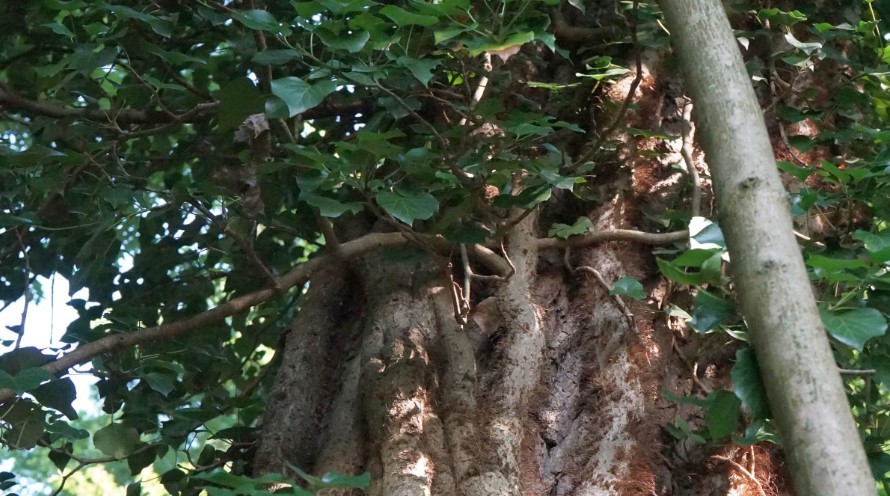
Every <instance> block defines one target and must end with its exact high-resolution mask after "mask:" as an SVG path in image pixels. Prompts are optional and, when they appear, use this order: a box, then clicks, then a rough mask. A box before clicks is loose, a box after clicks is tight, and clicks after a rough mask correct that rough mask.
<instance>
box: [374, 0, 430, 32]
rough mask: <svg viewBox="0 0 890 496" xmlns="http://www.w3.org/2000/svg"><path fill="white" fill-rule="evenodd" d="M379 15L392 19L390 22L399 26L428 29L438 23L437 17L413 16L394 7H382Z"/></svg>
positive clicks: (413, 14)
mask: <svg viewBox="0 0 890 496" xmlns="http://www.w3.org/2000/svg"><path fill="white" fill-rule="evenodd" d="M380 13H381V14H383V15H385V16H386V17H389V18H390V19H392V22H394V23H396V24H397V25H399V26H411V25H418V26H425V27H430V26H432V25H434V24H436V23H438V22H439V18H438V17H433V16H428V15H422V14H415V13H413V12H408V11H407V10H405V9H403V8H401V7H396V6H395V5H386V6H384V7H383V8H382V9H380Z"/></svg>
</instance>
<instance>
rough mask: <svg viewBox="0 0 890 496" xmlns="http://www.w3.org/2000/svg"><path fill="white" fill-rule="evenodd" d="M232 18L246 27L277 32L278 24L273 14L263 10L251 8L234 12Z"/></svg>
mask: <svg viewBox="0 0 890 496" xmlns="http://www.w3.org/2000/svg"><path fill="white" fill-rule="evenodd" d="M232 18H233V19H235V20H236V21H238V22H240V23H241V24H243V25H244V27H246V28H248V29H256V30H258V31H269V32H272V33H278V32H279V29H280V25H279V24H278V21H277V20H276V19H275V16H273V15H272V14H270V13H269V12H267V11H265V10H260V9H253V10H246V11H244V12H234V13H233V14H232Z"/></svg>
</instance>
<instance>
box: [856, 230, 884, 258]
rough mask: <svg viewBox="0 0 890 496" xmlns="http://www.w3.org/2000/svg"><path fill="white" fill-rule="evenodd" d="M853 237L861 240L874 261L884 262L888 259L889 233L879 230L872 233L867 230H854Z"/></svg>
mask: <svg viewBox="0 0 890 496" xmlns="http://www.w3.org/2000/svg"><path fill="white" fill-rule="evenodd" d="M853 239H858V240H859V241H862V243H863V244H864V245H865V249H866V250H868V255H869V257H871V259H872V260H874V261H875V263H884V262H886V261H888V260H890V233H888V232H881V233H878V234H873V233H870V232H867V231H856V232H854V233H853Z"/></svg>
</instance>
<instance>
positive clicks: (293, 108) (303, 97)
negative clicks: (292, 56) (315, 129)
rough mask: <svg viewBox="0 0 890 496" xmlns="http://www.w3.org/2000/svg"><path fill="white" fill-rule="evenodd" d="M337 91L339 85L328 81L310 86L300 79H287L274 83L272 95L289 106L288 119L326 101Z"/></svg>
mask: <svg viewBox="0 0 890 496" xmlns="http://www.w3.org/2000/svg"><path fill="white" fill-rule="evenodd" d="M336 90H337V83H335V82H334V81H330V80H326V81H319V82H318V83H316V84H310V83H308V82H306V81H303V80H302V79H300V78H298V77H286V78H281V79H275V80H273V81H272V94H273V95H275V96H277V97H278V98H280V99H281V100H282V101H283V102H284V103H285V105H287V110H288V117H293V116H295V115H297V114H301V113H303V112H305V111H307V110H309V109H311V108H314V107H316V106H318V105H319V104H321V102H323V101H324V99H325V97H326V96H328V95H330V94H331V93H333V92H334V91H336Z"/></svg>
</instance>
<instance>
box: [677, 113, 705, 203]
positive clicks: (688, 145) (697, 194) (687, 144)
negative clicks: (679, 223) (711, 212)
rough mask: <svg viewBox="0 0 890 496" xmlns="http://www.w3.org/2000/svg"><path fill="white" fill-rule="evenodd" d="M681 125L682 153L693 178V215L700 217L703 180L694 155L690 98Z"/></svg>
mask: <svg viewBox="0 0 890 496" xmlns="http://www.w3.org/2000/svg"><path fill="white" fill-rule="evenodd" d="M680 126H681V129H682V131H681V132H682V133H683V143H682V145H681V146H680V154H681V155H682V156H683V161H684V162H686V170H687V171H688V172H689V177H690V178H691V179H692V216H693V217H698V216H699V215H701V180H700V179H699V177H698V169H696V168H695V161H694V159H693V156H692V154H693V151H694V149H693V146H692V137H693V135H692V133H693V129H692V102H691V101H689V100H686V103H685V105H683V122H682V123H681V124H680Z"/></svg>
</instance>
